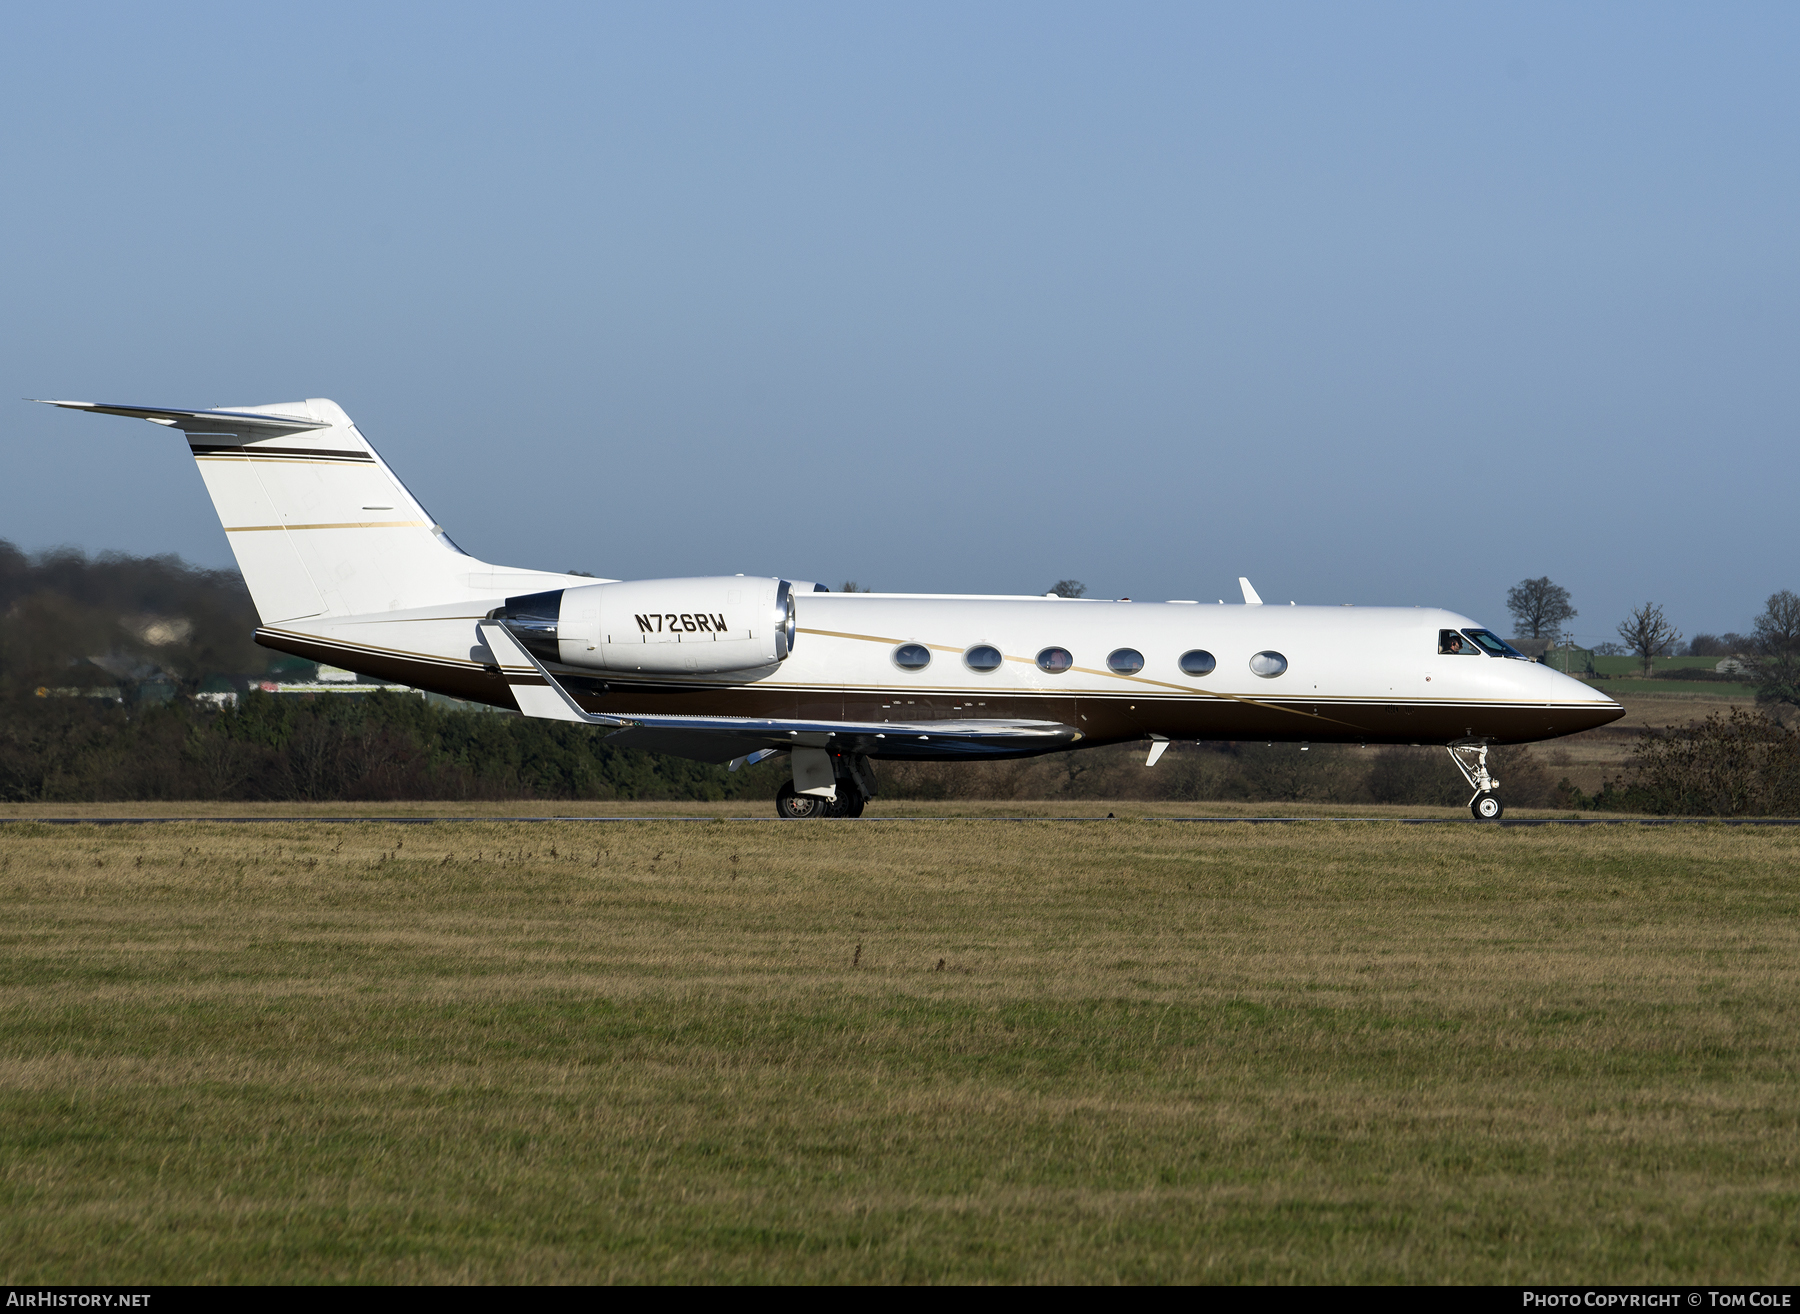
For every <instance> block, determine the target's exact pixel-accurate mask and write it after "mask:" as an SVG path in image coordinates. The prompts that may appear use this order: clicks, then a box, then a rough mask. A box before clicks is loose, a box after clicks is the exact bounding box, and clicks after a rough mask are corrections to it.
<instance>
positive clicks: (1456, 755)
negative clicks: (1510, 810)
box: [1444, 739, 1506, 821]
mask: <svg viewBox="0 0 1800 1314" xmlns="http://www.w3.org/2000/svg"><path fill="white" fill-rule="evenodd" d="M1444 747H1445V750H1446V751H1447V752H1448V753H1449V754H1450V760H1451V761H1452V762H1454V763H1456V769H1457V770H1458V771H1460V772H1462V776H1463V779H1464V780H1466V781H1468V782H1469V788H1470V789H1472V790H1474V791H1475V793H1474V796H1473V797H1471V798H1470V799H1469V811H1470V812H1471V813H1472V814H1473V815H1474V817H1475V820H1477V821H1498V820H1500V816H1501V814H1502V813H1503V812H1505V811H1506V808H1505V806H1504V805H1502V803H1501V802H1500V795H1499V792H1498V791H1499V789H1500V782H1499V781H1498V780H1496V779H1495V778H1494V777H1493V776H1492V775H1491V774H1489V772H1488V767H1487V755H1488V743H1487V741H1486V740H1485V739H1459V740H1457V741H1456V742H1455V743H1453V744H1446V745H1445V746H1444Z"/></svg>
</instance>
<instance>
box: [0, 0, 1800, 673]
mask: <svg viewBox="0 0 1800 1314" xmlns="http://www.w3.org/2000/svg"><path fill="white" fill-rule="evenodd" d="M1796 67H1800V9H1795V8H1794V7H1793V6H1778V5H1755V4H1742V5H1733V6H1694V5H1690V6H1683V7H1675V6H1658V5H1649V4H1618V5H1568V4H1559V5H1542V6H1534V5H1507V6H1491V7H1486V8H1481V7H1475V6H1452V5H1442V4H1431V5H1417V6H1405V5H1401V6H1394V5H1379V4H1368V5H1358V6H1343V5H1280V4H1271V5H1256V6H1247V5H1230V6H1206V5H1199V4H1183V5H1174V6H1157V5H1137V6H1129V7H1122V6H1111V5H1109V6H1101V5H1092V6H1056V5H1046V4H1041V3H1034V4H1030V5H979V6H970V5H966V4H964V5H942V6H932V5H925V4H919V5H908V6H904V7H899V6H896V7H891V8H888V9H879V8H877V7H874V6H844V5H834V6H789V5H773V4H766V5H758V6H743V5H730V6H725V5H719V6H707V5H662V6H649V5H643V6H627V7H606V6H597V5H581V6H556V5H548V6H533V5H511V6H506V7H504V8H502V7H498V6H492V7H479V8H478V7H458V6H454V5H442V4H436V5H430V6H424V5H421V6H416V7H405V6H382V5H367V4H362V5H332V4H313V5H308V6H304V7H302V6H286V7H275V6H265V7H249V6H235V5H233V6H227V5H220V6H180V5H174V6H164V7H157V8H151V7H144V6H123V5H105V4H94V5H85V6H57V7H52V6H13V7H12V8H10V9H9V10H8V11H7V12H6V14H5V16H4V17H3V18H0V124H3V126H0V168H3V169H4V175H3V176H4V178H5V188H4V192H3V193H0V197H3V204H0V382H4V384H5V385H7V389H6V390H0V395H6V396H12V397H43V396H50V397H74V398H79V399H85V400H98V401H125V402H143V403H150V404H167V405H191V406H215V405H232V404H244V403H257V402H274V401H282V400H287V399H290V398H295V397H304V396H324V397H331V398H334V399H335V400H337V401H338V402H339V403H340V404H342V405H343V406H344V407H345V408H346V409H347V410H348V411H349V412H350V413H351V415H353V416H354V417H355V418H356V419H357V420H358V422H359V423H360V424H361V426H362V427H363V429H364V432H365V433H367V434H368V436H369V437H370V439H371V440H372V441H373V442H374V443H375V444H376V445H377V447H378V448H380V450H381V451H382V453H383V455H385V456H386V457H387V458H388V460H389V461H390V462H391V463H392V464H393V465H394V466H395V467H396V468H397V469H398V470H399V471H400V473H401V474H402V475H403V477H404V478H405V479H406V480H407V482H408V483H409V484H410V485H411V486H412V488H413V489H414V491H415V492H417V493H418V494H419V496H420V497H421V498H422V499H423V500H424V502H425V503H426V505H427V506H429V507H430V508H431V509H432V511H433V512H434V514H435V515H436V516H437V517H438V518H439V519H440V520H441V521H442V522H443V523H444V524H445V525H446V526H448V527H449V529H450V531H451V532H452V533H453V534H454V535H455V536H456V537H457V539H458V540H459V541H460V542H461V543H462V544H463V545H464V546H465V547H467V548H468V549H469V550H470V551H472V552H475V553H477V554H479V555H481V556H484V557H487V558H488V559H490V560H496V561H500V562H504V563H507V564H515V565H530V566H539V567H545V568H550V569H567V568H579V569H583V570H588V571H591V572H594V573H597V574H603V575H612V576H622V577H642V576H654V575H682V574H702V573H733V572H736V571H745V572H752V573H765V574H784V575H787V576H789V577H793V578H806V579H821V580H824V581H826V582H828V583H830V584H832V585H833V586H836V584H838V583H839V582H840V581H842V580H843V579H845V578H855V579H857V580H859V581H861V582H863V583H864V584H868V585H873V586H875V587H878V588H883V589H891V590H897V591H899V590H905V591H912V590H946V591H979V592H987V591H999V592H1017V591H1025V592H1041V591H1042V590H1043V589H1045V588H1047V587H1048V586H1049V585H1050V584H1051V583H1052V582H1054V581H1055V580H1057V579H1059V578H1063V577H1066V576H1074V577H1077V578H1080V579H1083V580H1085V581H1086V582H1087V583H1088V584H1089V585H1090V586H1091V588H1092V590H1093V591H1094V592H1095V593H1097V594H1101V595H1105V596H1118V595H1129V596H1132V597H1136V598H1215V597H1223V598H1227V599H1229V598H1232V597H1233V596H1234V593H1233V591H1232V590H1234V588H1235V580H1236V577H1237V576H1238V575H1240V574H1245V575H1248V576H1250V578H1251V579H1252V580H1253V581H1254V582H1255V583H1256V585H1257V586H1258V588H1259V589H1260V590H1261V591H1262V593H1263V596H1264V597H1265V598H1267V599H1269V600H1271V601H1274V600H1279V601H1286V600H1288V599H1290V598H1293V599H1297V600H1299V601H1301V602H1325V603H1336V602H1358V603H1365V604H1373V603H1431V604H1437V605H1443V606H1450V607H1455V608H1458V609H1460V610H1463V611H1466V612H1469V613H1471V614H1473V615H1476V616H1478V617H1482V618H1484V619H1486V620H1488V621H1490V622H1491V623H1494V624H1496V625H1502V624H1504V623H1505V620H1506V617H1505V608H1504V597H1505V592H1506V589H1507V587H1508V586H1509V585H1511V584H1512V583H1514V582H1516V581H1517V580H1519V579H1521V578H1523V577H1527V576H1537V575H1543V574H1548V575H1550V576H1551V577H1552V578H1553V579H1555V580H1557V581H1558V582H1559V583H1562V584H1564V585H1565V586H1566V587H1568V588H1569V589H1570V590H1571V591H1572V593H1573V594H1574V598H1575V603H1576V605H1577V607H1579V608H1580V611H1581V618H1580V620H1579V621H1578V622H1577V624H1576V627H1575V628H1576V629H1577V631H1578V632H1580V633H1585V634H1587V635H1589V636H1590V637H1591V638H1593V639H1600V638H1604V637H1608V636H1609V634H1610V631H1611V629H1612V626H1613V625H1614V624H1615V623H1616V622H1617V621H1618V620H1619V619H1621V618H1622V617H1623V615H1624V614H1625V611H1626V609H1627V608H1628V607H1630V606H1632V605H1635V604H1638V603H1641V602H1643V601H1645V600H1647V599H1654V600H1655V601H1658V602H1661V603H1663V604H1664V605H1665V607H1666V609H1667V610H1668V612H1669V613H1670V615H1671V616H1672V617H1673V618H1674V620H1675V621H1676V623H1677V624H1678V625H1680V626H1681V627H1682V628H1683V629H1684V630H1685V631H1687V632H1688V633H1693V632H1695V631H1697V630H1710V631H1715V632H1716V631H1719V630H1724V629H1740V630H1741V629H1744V628H1746V627H1747V626H1748V624H1749V622H1750V620H1751V618H1752V617H1753V616H1754V614H1755V613H1756V611H1757V610H1759V609H1760V607H1761V604H1762V601H1763V599H1764V598H1765V597H1766V596H1767V595H1768V594H1769V593H1771V592H1772V591H1774V590H1775V589H1778V588H1797V589H1800V554H1797V553H1796V551H1795V546H1796V537H1797V536H1796V532H1795V529H1794V523H1795V520H1796V516H1795V514H1794V511H1793V505H1794V492H1795V487H1796V471H1795V465H1796V463H1795V459H1794V455H1795V437H1796V414H1797V405H1796V403H1797V398H1796V382H1797V374H1796V365H1797V362H1800V352H1797V350H1796V349H1797V348H1800V299H1797V297H1796V291H1797V290H1800V288H1797V282H1800V280H1797V278H1796V274H1797V268H1796V266H1797V264H1800V240H1797V234H1800V224H1797V223H1796V220H1797V219H1800V204H1797V202H1800V173H1797V169H1796V162H1797V161H1800V152H1797V151H1796V146H1797V144H1800V143H1797V141H1796V137H1797V135H1800V134H1797V126H1800V120H1797V116H1796V110H1797V108H1800V105H1797V101H1800V79H1796V78H1795V77H1794V76H1793V70H1794V69H1795V68H1796ZM0 442H4V444H5V446H6V450H7V454H8V468H9V470H10V472H11V477H10V478H9V479H8V480H6V481H5V482H4V484H3V485H0V537H5V538H9V539H11V540H13V541H15V542H17V543H19V544H20V545H21V546H25V547H29V548H40V547H45V546H49V545H52V544H59V543H71V544H76V545H79V546H81V547H84V548H87V549H90V550H100V549H106V548H119V549H124V550H128V551H133V552H157V551H175V552H179V553H181V554H182V555H183V556H185V557H188V558H189V559H191V560H194V561H198V562H203V563H206V564H214V565H221V564H227V563H229V561H230V553H229V548H228V546H227V544H226V542H225V538H224V535H223V534H222V533H221V532H220V531H219V529H218V526H217V523H216V521H215V520H214V519H213V516H212V513H211V508H210V506H209V504H208V503H207V502H206V500H205V497H204V494H203V492H202V490H201V487H200V483H199V478H198V476H197V474H196V473H195V472H194V469H193V466H192V463H191V462H190V461H189V460H188V459H187V458H186V455H185V452H184V451H183V449H182V446H181V442H180V439H179V436H176V435H170V434H168V433H166V432H161V431H158V430H157V429H155V428H153V427H152V426H149V425H145V424H140V423H136V422H132V421H126V420H112V419H100V418H95V417H86V416H76V415H72V414H70V413H68V412H59V411H51V410H48V409H47V408H40V407H32V406H28V405H25V404H23V403H20V402H9V403H5V404H4V405H0Z"/></svg>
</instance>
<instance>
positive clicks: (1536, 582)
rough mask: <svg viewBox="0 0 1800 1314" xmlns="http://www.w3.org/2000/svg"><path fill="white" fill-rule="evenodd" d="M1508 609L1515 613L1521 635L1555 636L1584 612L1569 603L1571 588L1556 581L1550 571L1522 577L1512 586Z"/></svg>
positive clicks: (1514, 623) (1515, 626) (1516, 631)
mask: <svg viewBox="0 0 1800 1314" xmlns="http://www.w3.org/2000/svg"><path fill="white" fill-rule="evenodd" d="M1506 609H1507V610H1508V611H1510V612H1511V613H1512V617H1513V633H1514V634H1515V635H1516V636H1518V637H1519V638H1521V639H1550V640H1555V639H1557V638H1558V637H1560V636H1561V634H1562V627H1563V625H1564V624H1565V623H1567V622H1568V621H1571V620H1573V619H1575V617H1576V616H1577V615H1579V614H1580V613H1578V612H1577V611H1576V610H1575V608H1574V607H1572V606H1570V605H1569V591H1568V590H1567V589H1565V588H1564V587H1563V586H1562V585H1560V584H1552V583H1551V582H1550V577H1549V576H1548V575H1543V576H1540V577H1539V578H1537V579H1522V580H1520V581H1519V582H1518V583H1517V584H1515V585H1513V586H1512V587H1511V588H1510V589H1508V590H1507V591H1506Z"/></svg>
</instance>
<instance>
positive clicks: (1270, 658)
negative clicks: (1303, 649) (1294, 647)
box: [1250, 652, 1287, 680]
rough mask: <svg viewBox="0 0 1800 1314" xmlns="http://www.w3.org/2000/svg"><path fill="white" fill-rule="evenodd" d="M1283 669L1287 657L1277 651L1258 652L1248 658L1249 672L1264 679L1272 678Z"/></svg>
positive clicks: (1285, 668) (1285, 666) (1285, 665)
mask: <svg viewBox="0 0 1800 1314" xmlns="http://www.w3.org/2000/svg"><path fill="white" fill-rule="evenodd" d="M1285 670H1287V658H1285V657H1283V656H1282V655H1281V654H1280V653H1278V652H1259V653H1257V654H1256V656H1254V657H1252V658H1251V659H1250V673H1251V674H1252V675H1260V676H1262V678H1263V679H1265V680H1273V679H1274V678H1275V677H1276V676H1278V675H1280V674H1281V673H1282V672H1283V671H1285Z"/></svg>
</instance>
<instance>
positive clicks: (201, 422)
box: [32, 397, 331, 438]
mask: <svg viewBox="0 0 1800 1314" xmlns="http://www.w3.org/2000/svg"><path fill="white" fill-rule="evenodd" d="M32 400H33V401H41V402H43V404H44V405H46V406H60V407H62V408H63V409H64V410H69V411H93V412H94V413H95V414H97V415H123V416H125V417H126V418H127V419H132V420H148V421H150V423H152V424H160V425H164V426H166V427H169V428H174V429H180V430H182V431H183V432H185V433H189V434H208V435H218V436H224V435H227V434H229V435H235V436H240V437H251V436H254V437H258V438H272V437H274V436H275V435H276V434H281V433H300V432H303V431H304V430H307V429H328V428H330V427H331V425H330V422H329V421H322V420H315V419H314V418H313V417H312V416H310V415H294V414H283V413H281V412H279V411H276V410H274V409H273V408H270V409H269V410H260V409H259V410H254V411H188V410H179V409H176V408H173V407H168V406H115V405H113V404H112V403H110V402H84V401H50V400H47V399H45V398H42V397H34V398H32Z"/></svg>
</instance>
